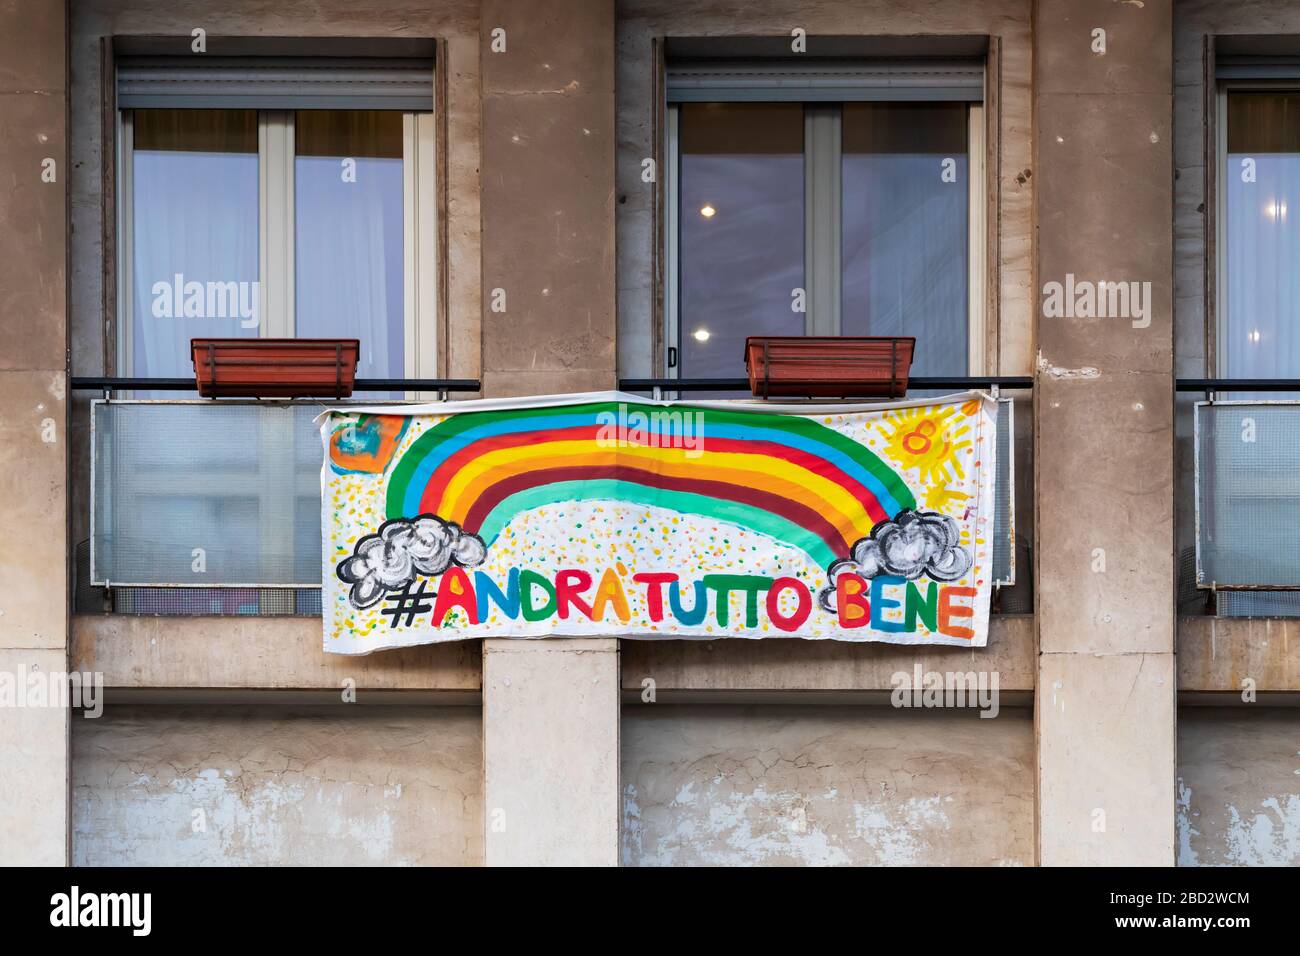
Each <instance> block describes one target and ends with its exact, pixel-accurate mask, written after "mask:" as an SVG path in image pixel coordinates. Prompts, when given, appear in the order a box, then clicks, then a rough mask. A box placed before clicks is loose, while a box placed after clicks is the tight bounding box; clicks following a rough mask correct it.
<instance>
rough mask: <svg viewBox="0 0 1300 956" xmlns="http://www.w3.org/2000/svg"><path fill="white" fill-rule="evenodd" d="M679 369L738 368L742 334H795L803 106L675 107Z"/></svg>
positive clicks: (727, 372)
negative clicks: (678, 172)
mask: <svg viewBox="0 0 1300 956" xmlns="http://www.w3.org/2000/svg"><path fill="white" fill-rule="evenodd" d="M679 116H680V140H679V141H680V152H681V190H680V202H681V208H680V211H679V215H680V236H681V239H680V272H679V277H680V287H681V288H680V294H681V301H680V312H679V319H680V321H679V329H680V340H679V341H680V349H681V352H680V355H681V357H680V369H679V371H680V374H681V376H682V377H684V378H687V377H689V378H734V377H739V376H743V375H744V374H745V362H744V356H743V352H744V344H745V337H746V336H749V335H802V334H803V332H804V314H803V313H802V312H795V311H793V309H792V308H791V302H792V299H791V291H792V290H793V289H796V288H803V285H804V161H803V107H802V105H801V104H798V103H688V104H684V105H683V106H682V107H681V112H680V114H679Z"/></svg>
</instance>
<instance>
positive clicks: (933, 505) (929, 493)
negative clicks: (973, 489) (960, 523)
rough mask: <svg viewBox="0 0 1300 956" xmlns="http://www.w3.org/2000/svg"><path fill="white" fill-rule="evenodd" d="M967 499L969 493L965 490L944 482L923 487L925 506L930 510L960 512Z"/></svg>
mask: <svg viewBox="0 0 1300 956" xmlns="http://www.w3.org/2000/svg"><path fill="white" fill-rule="evenodd" d="M969 500H970V495H968V494H967V493H966V492H964V491H958V490H957V489H956V488H950V487H948V485H946V484H941V485H930V486H929V487H927V488H926V489H925V506H926V507H927V508H929V509H930V510H931V511H945V512H948V513H949V514H960V513H961V510H962V508H964V507H965V503H966V502H967V501H969Z"/></svg>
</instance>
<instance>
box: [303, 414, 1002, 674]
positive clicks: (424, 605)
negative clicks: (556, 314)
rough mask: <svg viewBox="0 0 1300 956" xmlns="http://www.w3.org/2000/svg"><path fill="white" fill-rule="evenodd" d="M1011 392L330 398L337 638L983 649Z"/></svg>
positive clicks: (328, 480)
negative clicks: (785, 642)
mask: <svg viewBox="0 0 1300 956" xmlns="http://www.w3.org/2000/svg"><path fill="white" fill-rule="evenodd" d="M995 409H996V403H995V402H994V401H993V399H991V398H990V397H989V396H987V395H984V394H983V393H977V392H970V393H963V394H959V395H954V396H947V397H944V398H942V399H926V400H918V401H908V402H898V403H893V404H889V405H881V404H877V405H844V404H827V405H775V404H771V403H766V402H764V403H757V402H654V401H649V400H646V399H643V398H640V397H638V396H634V395H626V394H622V393H618V392H599V393H586V394H576V395H560V396H542V397H536V398H529V399H520V400H502V399H493V400H484V401H472V402H454V403H441V404H436V405H421V406H411V405H394V406H373V407H364V408H357V407H355V406H354V407H349V408H341V409H333V410H331V411H329V412H327V413H325V414H324V415H322V416H321V418H320V424H321V433H322V437H323V440H324V445H325V462H324V466H323V468H322V471H321V492H322V495H321V500H322V522H321V524H322V534H323V538H324V541H323V547H324V553H323V559H324V560H323V574H322V586H323V590H322V595H321V598H322V610H323V616H324V642H325V650H326V651H329V652H333V653H340V654H366V653H369V652H371V651H374V650H380V649H383V648H388V647H405V646H409V645H413V644H429V643H435V642H441V641H453V640H461V639H465V638H476V637H521V638H529V637H552V636H555V637H595V636H603V637H628V638H644V639H669V638H693V639H706V640H707V639H714V638H719V637H735V638H778V637H787V638H803V639H809V640H827V639H830V640H842V641H886V642H890V643H896V644H955V645H960V646H970V647H982V646H984V644H985V642H986V640H987V635H988V613H989V599H990V593H991V590H992V579H993V573H992V570H993V569H992V562H993V536H994V528H993V485H994V479H995V475H996V461H995V456H996V450H997V443H996V440H995V428H996V411H995Z"/></svg>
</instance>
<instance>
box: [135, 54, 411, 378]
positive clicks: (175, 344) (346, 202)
mask: <svg viewBox="0 0 1300 956" xmlns="http://www.w3.org/2000/svg"><path fill="white" fill-rule="evenodd" d="M187 62H188V61H187ZM249 62H251V61H247V60H245V61H234V62H233V63H232V62H230V61H229V60H227V61H222V62H221V63H218V64H217V65H215V66H205V67H203V68H201V69H200V68H190V67H188V66H186V67H185V68H181V67H178V66H177V65H176V64H174V63H164V64H162V65H161V66H160V65H159V64H157V63H155V62H144V63H141V64H140V65H135V64H133V63H130V62H128V63H127V64H126V65H124V66H123V67H122V68H120V69H119V75H118V98H119V106H122V107H126V108H123V109H122V110H121V112H120V130H119V138H118V142H119V150H120V153H119V163H118V167H119V206H118V209H119V234H120V242H119V249H120V252H119V255H120V257H121V258H120V262H119V277H120V281H119V283H118V287H119V296H120V302H119V308H120V312H119V314H120V315H121V316H122V317H123V321H121V322H120V323H119V328H118V336H117V338H118V366H119V370H120V372H121V374H124V375H130V376H135V377H188V376H189V374H190V373H191V361H190V354H189V340H190V339H191V338H195V337H201V336H220V337H239V336H262V337H277V338H288V337H304V338H344V337H346V338H358V339H360V340H361V356H360V362H359V365H358V371H357V374H358V375H359V376H360V377H363V378H417V377H430V378H431V377H436V375H437V351H436V341H435V332H436V298H437V296H436V276H437V259H436V250H435V242H436V230H435V224H434V217H435V211H436V197H435V195H434V192H433V177H434V168H435V156H434V133H433V130H434V126H433V114H432V113H431V112H430V110H429V109H428V108H425V109H412V108H410V107H411V106H414V105H426V104H427V106H428V107H430V108H431V106H432V71H431V67H430V65H429V64H427V63H426V64H424V66H423V68H422V69H420V68H419V67H418V66H417V67H416V69H415V72H412V65H411V64H406V63H402V64H398V65H397V66H396V67H393V66H391V65H389V64H388V63H387V62H386V61H380V63H379V64H375V63H366V64H362V66H357V65H356V64H354V63H353V61H345V62H344V63H342V64H341V65H340V66H338V67H337V68H333V67H332V66H331V64H330V62H329V61H325V62H323V63H322V62H314V63H311V64H310V65H306V66H304V61H303V60H301V59H299V60H295V61H293V63H292V64H291V65H287V66H286V65H277V64H276V63H275V62H274V61H265V62H264V61H261V60H257V61H256V65H255V66H250V65H249ZM394 70H396V71H397V74H398V79H397V80H395V79H394V78H393V76H392V73H393V72H394ZM307 73H310V75H304V74H307ZM295 104H299V105H301V106H302V107H303V108H287V107H291V106H294V105H295ZM396 397H400V396H396Z"/></svg>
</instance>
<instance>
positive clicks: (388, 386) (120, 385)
mask: <svg viewBox="0 0 1300 956" xmlns="http://www.w3.org/2000/svg"><path fill="white" fill-rule="evenodd" d="M72 387H73V388H74V389H76V390H78V391H103V390H105V389H109V390H119V389H120V390H137V389H138V390H140V391H149V392H195V391H198V386H197V385H196V384H195V382H194V379H192V378H76V377H74V378H73V379H72ZM482 387H483V384H482V383H481V382H480V381H479V380H478V379H476V378H359V379H357V380H356V384H355V385H354V386H353V387H352V391H354V392H393V391H404V392H477V391H481V390H482ZM322 397H326V398H328V397H329V396H328V395H325V396H322Z"/></svg>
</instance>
